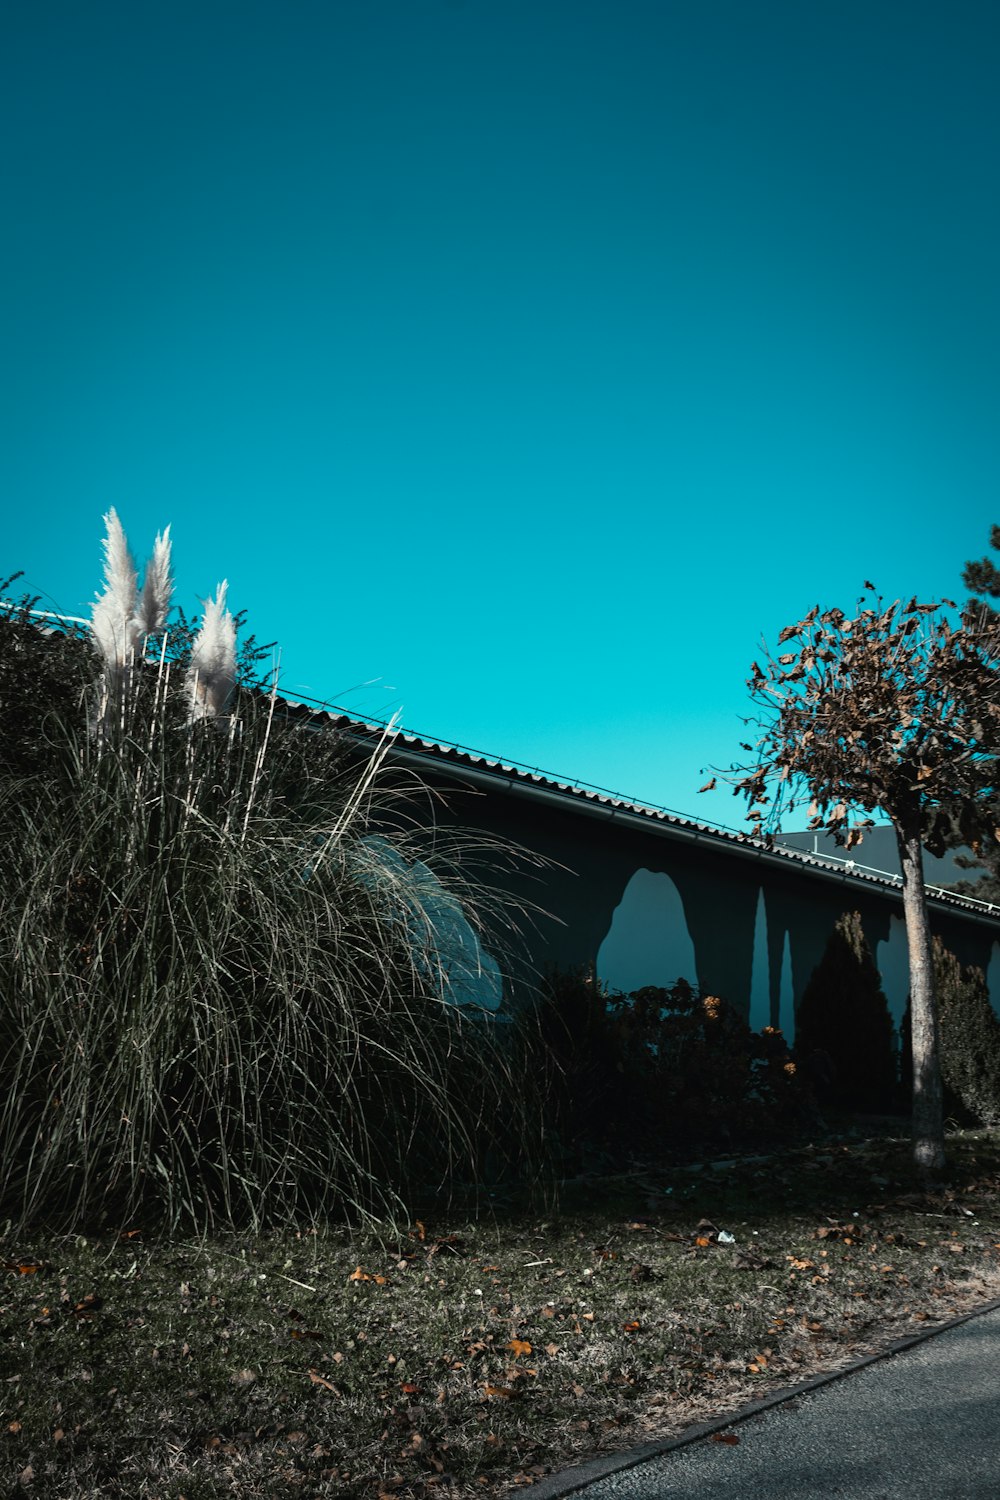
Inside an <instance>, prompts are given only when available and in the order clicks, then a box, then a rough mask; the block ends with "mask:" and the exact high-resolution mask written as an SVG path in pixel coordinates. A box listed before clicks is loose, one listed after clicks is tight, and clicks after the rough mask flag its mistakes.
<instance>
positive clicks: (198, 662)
mask: <svg viewBox="0 0 1000 1500" xmlns="http://www.w3.org/2000/svg"><path fill="white" fill-rule="evenodd" d="M228 588H229V585H228V583H227V582H226V581H225V580H223V582H222V583H220V584H219V587H218V588H217V589H216V591H215V598H214V599H209V600H208V601H207V603H206V605H205V613H204V615H203V616H202V621H201V629H200V630H199V631H198V634H197V635H196V636H195V641H194V645H193V646H192V647H191V664H190V666H189V667H188V672H187V690H188V696H189V698H190V700H191V718H192V719H209V718H215V717H216V716H217V715H218V714H223V713H225V711H226V709H227V707H228V706H229V700H230V698H231V696H232V692H233V688H234V687H235V685H236V623H235V621H234V620H233V617H232V615H231V614H230V613H229V610H228V609H227V608H226V593H227V590H228Z"/></svg>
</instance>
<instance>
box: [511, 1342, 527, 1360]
mask: <svg viewBox="0 0 1000 1500" xmlns="http://www.w3.org/2000/svg"><path fill="white" fill-rule="evenodd" d="M507 1348H508V1349H513V1351H514V1358H515V1359H520V1358H521V1356H522V1354H530V1353H531V1345H530V1344H529V1343H528V1340H527V1339H511V1341H510V1343H509V1344H508V1345H507Z"/></svg>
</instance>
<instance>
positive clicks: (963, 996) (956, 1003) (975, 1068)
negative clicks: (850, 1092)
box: [907, 937, 1000, 1127]
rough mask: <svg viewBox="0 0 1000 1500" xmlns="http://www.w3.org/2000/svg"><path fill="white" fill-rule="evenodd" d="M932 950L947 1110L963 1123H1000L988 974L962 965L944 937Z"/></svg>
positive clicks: (999, 1025)
mask: <svg viewBox="0 0 1000 1500" xmlns="http://www.w3.org/2000/svg"><path fill="white" fill-rule="evenodd" d="M932 954H933V960H934V991H935V995H936V997H937V1006H938V1025H939V1028H940V1053H941V1082H942V1084H943V1086H944V1108H945V1113H946V1114H950V1115H952V1116H953V1117H954V1118H956V1119H957V1120H959V1121H960V1122H961V1123H962V1124H978V1125H986V1126H989V1127H993V1126H997V1125H1000V1017H998V1016H997V1013H996V1011H995V1010H994V1009H993V1006H992V1004H991V1003H990V995H989V990H988V988H987V985H986V976H985V975H984V973H983V971H982V969H980V968H977V967H976V966H975V965H972V964H970V965H968V966H963V965H962V964H961V963H960V962H959V960H958V959H957V958H956V957H955V955H954V953H952V952H950V951H949V949H947V948H946V947H945V945H944V943H942V941H941V939H940V938H939V937H935V938H934V939H933V943H932ZM908 1019H909V1012H907V1020H908Z"/></svg>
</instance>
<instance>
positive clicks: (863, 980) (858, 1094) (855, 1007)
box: [795, 912, 897, 1111]
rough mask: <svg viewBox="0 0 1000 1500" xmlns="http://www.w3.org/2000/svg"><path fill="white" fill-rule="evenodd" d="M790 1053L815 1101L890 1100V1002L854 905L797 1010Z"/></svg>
mask: <svg viewBox="0 0 1000 1500" xmlns="http://www.w3.org/2000/svg"><path fill="white" fill-rule="evenodd" d="M795 1055H796V1058H797V1059H798V1062H799V1065H800V1067H801V1069H802V1071H803V1073H804V1074H805V1076H806V1078H807V1079H808V1081H809V1082H810V1083H811V1085H812V1086H813V1088H814V1089H815V1091H816V1095H817V1098H818V1099H819V1101H820V1103H821V1104H828V1105H833V1106H835V1107H837V1108H841V1109H845V1110H869V1111H881V1110H890V1109H892V1108H893V1106H894V1104H895V1100H896V1074H897V1066H896V1052H895V1046H894V1028H893V1024H892V1017H891V1015H890V1014H889V1006H888V1003H887V1002H886V998H885V995H884V994H883V992H882V981H881V979H880V977H879V972H878V969H877V968H876V967H875V960H874V958H873V957H872V952H871V949H870V948H869V946H868V942H867V940H866V938H865V935H864V930H863V929H862V926H861V917H860V915H859V913H858V912H845V913H844V915H843V916H842V917H840V918H839V919H838V920H837V922H836V925H835V926H834V929H833V932H832V933H831V935H830V938H829V941H828V942H827V945H826V949H825V951H824V953H823V957H822V958H821V959H820V961H819V963H818V964H817V965H816V968H815V969H814V970H813V972H812V975H811V976H810V979H809V983H808V984H807V985H806V988H805V991H804V993H803V995H802V999H801V1000H800V1002H799V1005H798V1008H797V1010H796V1012H795Z"/></svg>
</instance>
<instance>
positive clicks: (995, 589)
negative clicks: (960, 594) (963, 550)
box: [962, 526, 1000, 609]
mask: <svg viewBox="0 0 1000 1500" xmlns="http://www.w3.org/2000/svg"><path fill="white" fill-rule="evenodd" d="M990 546H991V547H992V548H994V550H995V551H997V552H1000V526H993V527H991V528H990ZM962 582H963V583H964V584H965V587H966V588H967V589H968V590H969V593H970V594H986V595H988V596H989V598H991V599H1000V568H998V567H997V565H996V563H994V562H992V561H991V560H990V558H988V557H980V558H979V559H977V560H974V561H970V562H967V563H966V565H965V570H964V572H963V573H962ZM969 605H970V606H973V605H977V606H978V607H979V608H980V609H990V608H992V606H991V605H989V604H987V603H986V601H985V600H984V599H976V600H972V599H970V601H969Z"/></svg>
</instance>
